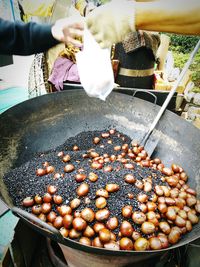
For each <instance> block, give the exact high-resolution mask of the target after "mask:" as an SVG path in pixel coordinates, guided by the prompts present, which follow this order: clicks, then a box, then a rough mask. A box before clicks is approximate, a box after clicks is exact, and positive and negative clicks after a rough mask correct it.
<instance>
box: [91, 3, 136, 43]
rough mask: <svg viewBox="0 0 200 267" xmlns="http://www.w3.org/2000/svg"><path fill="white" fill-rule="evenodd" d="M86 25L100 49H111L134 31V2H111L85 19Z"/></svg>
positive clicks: (98, 8)
mask: <svg viewBox="0 0 200 267" xmlns="http://www.w3.org/2000/svg"><path fill="white" fill-rule="evenodd" d="M86 25H87V27H88V29H89V30H90V32H91V33H92V35H93V37H94V38H95V40H96V41H97V42H98V43H99V45H100V46H101V48H105V47H111V45H112V44H113V43H118V42H121V41H122V40H123V39H124V37H125V36H126V35H127V34H128V33H129V32H132V31H135V1H134V0H132V1H128V0H126V1H125V0H112V1H111V2H109V3H107V4H105V5H102V6H99V7H97V8H96V9H94V10H93V11H92V12H91V13H89V14H88V15H87V17H86Z"/></svg>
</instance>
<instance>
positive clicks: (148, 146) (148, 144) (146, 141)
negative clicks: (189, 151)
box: [132, 40, 200, 157]
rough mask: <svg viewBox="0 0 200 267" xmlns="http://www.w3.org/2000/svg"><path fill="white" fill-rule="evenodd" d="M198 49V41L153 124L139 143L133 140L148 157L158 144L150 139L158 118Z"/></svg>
mask: <svg viewBox="0 0 200 267" xmlns="http://www.w3.org/2000/svg"><path fill="white" fill-rule="evenodd" d="M199 47H200V40H199V41H198V43H197V44H196V46H195V48H194V50H193V51H192V53H191V54H190V57H189V59H188V61H187V62H186V64H185V66H184V68H183V69H182V71H181V73H180V75H179V77H178V79H177V81H176V83H175V84H174V86H173V87H172V89H171V91H170V92H169V94H168V96H167V98H166V99H165V102H164V103H163V105H162V106H161V108H160V110H159V112H158V114H157V116H156V117H155V119H154V121H153V123H152V124H151V126H150V128H149V130H148V132H147V133H146V134H145V135H144V136H143V137H142V138H141V139H140V141H138V140H137V141H136V140H133V141H132V143H136V142H137V143H138V144H140V145H141V146H144V149H145V150H146V151H147V153H148V155H149V157H150V156H151V155H152V153H153V152H154V150H155V148H156V146H157V144H158V142H159V138H157V139H155V138H153V137H152V132H153V130H154V129H155V127H156V125H157V123H158V122H159V120H160V118H161V117H162V115H163V113H164V111H165V110H166V108H167V106H168V104H169V102H170V100H171V99H172V97H173V95H174V93H175V92H176V90H177V88H178V86H179V84H180V82H181V81H182V79H183V77H184V76H185V74H186V72H187V70H188V68H189V66H190V64H191V63H192V61H193V59H194V57H195V55H196V53H197V52H198V50H199Z"/></svg>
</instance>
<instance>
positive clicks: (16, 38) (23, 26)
mask: <svg viewBox="0 0 200 267" xmlns="http://www.w3.org/2000/svg"><path fill="white" fill-rule="evenodd" d="M51 27H52V26H51V25H42V26H41V25H39V24H37V23H33V22H30V23H23V22H16V23H14V22H10V21H6V20H3V19H0V53H1V54H7V55H8V54H10V55H12V54H15V55H30V54H34V53H40V52H43V51H45V50H47V49H49V48H50V47H52V46H54V45H56V44H58V43H59V42H58V41H57V40H56V39H54V38H53V36H52V33H51Z"/></svg>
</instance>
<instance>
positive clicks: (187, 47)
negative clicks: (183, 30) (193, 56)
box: [169, 34, 199, 53]
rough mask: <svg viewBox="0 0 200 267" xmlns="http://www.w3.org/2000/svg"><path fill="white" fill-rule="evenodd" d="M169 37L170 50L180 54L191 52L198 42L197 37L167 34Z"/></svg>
mask: <svg viewBox="0 0 200 267" xmlns="http://www.w3.org/2000/svg"><path fill="white" fill-rule="evenodd" d="M169 36H170V45H171V47H172V49H173V50H175V51H177V52H180V53H189V52H191V51H192V49H193V48H194V47H195V45H196V44H197V42H198V40H199V37H198V36H188V35H179V34H169Z"/></svg>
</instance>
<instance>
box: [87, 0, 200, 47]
mask: <svg viewBox="0 0 200 267" xmlns="http://www.w3.org/2000/svg"><path fill="white" fill-rule="evenodd" d="M86 23H87V26H88V28H89V30H90V31H91V33H92V34H93V36H94V38H95V39H96V41H97V42H98V43H99V44H100V46H101V47H102V48H103V47H109V46H111V45H112V43H117V42H121V41H122V40H123V39H124V37H125V36H126V35H127V34H128V33H129V32H131V31H135V30H148V31H161V32H173V33H181V34H193V35H200V1H199V0H190V1H188V0H157V1H151V2H149V1H145V0H144V2H143V1H140V2H137V1H127V0H126V1H125V0H123V1H122V0H121V1H120V0H115V1H114V0H112V1H111V2H110V3H108V4H105V5H103V6H100V7H98V8H97V9H95V10H93V12H91V13H90V14H89V15H88V16H87V18H86Z"/></svg>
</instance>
